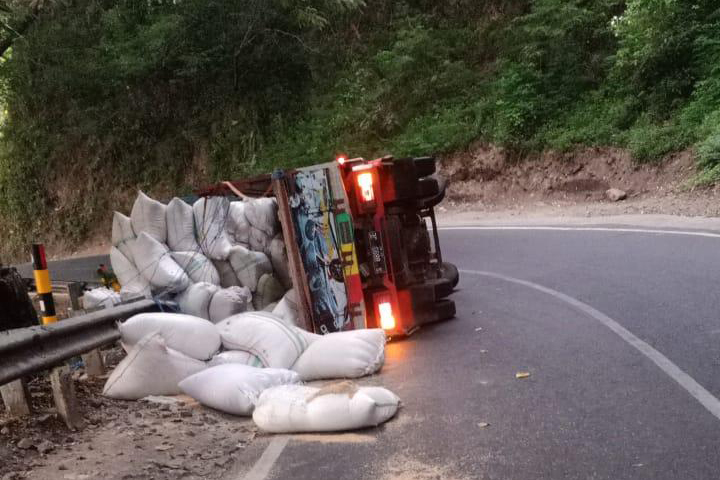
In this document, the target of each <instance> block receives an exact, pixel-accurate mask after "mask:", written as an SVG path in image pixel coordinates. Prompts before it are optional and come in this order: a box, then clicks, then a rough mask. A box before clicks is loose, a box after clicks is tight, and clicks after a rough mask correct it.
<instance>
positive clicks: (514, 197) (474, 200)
mask: <svg viewBox="0 0 720 480" xmlns="http://www.w3.org/2000/svg"><path fill="white" fill-rule="evenodd" d="M442 170H443V172H444V173H445V175H446V176H447V177H448V178H449V180H450V184H449V187H448V200H449V202H447V205H444V208H448V209H452V210H477V211H483V212H499V211H503V212H508V213H510V214H512V212H516V213H518V214H519V213H523V214H527V213H532V212H541V213H542V212H544V213H545V214H547V215H568V214H571V215H581V216H596V215H617V214H628V213H638V214H672V215H686V216H720V202H718V199H719V198H720V186H716V187H714V188H702V189H693V188H691V187H690V185H691V180H692V178H693V177H694V175H695V174H696V167H695V159H694V155H693V152H692V151H690V150H687V151H683V152H680V153H676V154H673V155H670V156H668V157H667V158H666V159H664V161H662V162H659V163H656V164H637V163H636V162H634V161H633V160H632V157H631V155H630V153H629V152H628V151H626V150H622V149H617V148H584V149H578V150H575V151H572V152H568V153H557V152H545V153H542V154H538V155H534V156H530V157H523V158H522V159H517V158H514V157H513V156H512V155H511V154H510V153H508V152H507V151H506V150H504V149H501V148H497V147H492V146H487V145H476V146H473V147H471V148H470V149H468V150H467V151H464V152H459V153H456V154H453V155H451V156H448V157H446V158H444V159H443V160H442ZM610 188H617V189H620V190H623V191H624V192H626V193H627V199H626V200H623V201H619V202H613V201H611V200H609V199H608V198H607V196H606V191H607V190H608V189H610ZM441 208H443V207H441Z"/></svg>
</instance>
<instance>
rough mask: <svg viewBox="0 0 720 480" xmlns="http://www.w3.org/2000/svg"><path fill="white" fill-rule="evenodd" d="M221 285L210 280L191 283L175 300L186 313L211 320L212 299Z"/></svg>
mask: <svg viewBox="0 0 720 480" xmlns="http://www.w3.org/2000/svg"><path fill="white" fill-rule="evenodd" d="M218 290H220V287H218V286H217V285H213V284H212V283H208V282H198V283H194V284H192V285H190V286H189V287H188V288H187V289H186V290H185V291H184V292H182V293H181V294H180V295H178V296H177V297H176V298H175V300H176V301H177V303H178V307H180V311H181V312H182V313H184V314H186V315H192V316H194V317H200V318H204V319H205V320H210V301H211V300H212V298H213V295H215V293H216V292H217V291H218Z"/></svg>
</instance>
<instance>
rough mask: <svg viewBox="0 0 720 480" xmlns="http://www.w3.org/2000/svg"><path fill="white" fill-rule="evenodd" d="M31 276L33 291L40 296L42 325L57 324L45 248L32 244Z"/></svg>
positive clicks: (39, 244) (41, 245) (38, 244)
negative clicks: (33, 278) (32, 276)
mask: <svg viewBox="0 0 720 480" xmlns="http://www.w3.org/2000/svg"><path fill="white" fill-rule="evenodd" d="M32 261H33V270H34V271H33V274H34V276H35V290H36V291H37V293H38V295H39V296H40V311H41V316H42V323H43V325H47V324H49V323H55V322H57V315H56V314H55V301H54V300H53V295H52V283H51V282H50V272H49V271H48V268H47V259H46V258H45V246H44V245H43V244H41V243H33V246H32Z"/></svg>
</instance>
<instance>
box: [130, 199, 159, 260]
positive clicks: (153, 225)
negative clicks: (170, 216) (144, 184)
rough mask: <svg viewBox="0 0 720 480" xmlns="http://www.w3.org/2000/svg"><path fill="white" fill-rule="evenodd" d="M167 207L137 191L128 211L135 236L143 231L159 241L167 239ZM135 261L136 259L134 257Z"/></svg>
mask: <svg viewBox="0 0 720 480" xmlns="http://www.w3.org/2000/svg"><path fill="white" fill-rule="evenodd" d="M166 208H167V207H166V206H165V205H164V204H162V203H160V202H158V201H157V200H153V199H152V198H150V197H148V196H147V195H145V194H144V193H143V192H138V196H137V198H136V199H135V203H134V204H133V208H132V212H130V220H131V222H132V228H133V231H134V232H135V235H136V236H140V234H141V233H143V232H145V233H147V234H148V235H150V236H151V237H152V238H154V239H155V240H157V241H158V242H160V243H165V242H166V241H167V223H166V221H165V209H166ZM136 261H137V259H136Z"/></svg>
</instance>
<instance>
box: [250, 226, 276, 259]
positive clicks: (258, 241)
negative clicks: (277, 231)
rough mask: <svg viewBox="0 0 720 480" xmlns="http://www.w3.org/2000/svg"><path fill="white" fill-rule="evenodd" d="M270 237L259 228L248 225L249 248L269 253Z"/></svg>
mask: <svg viewBox="0 0 720 480" xmlns="http://www.w3.org/2000/svg"><path fill="white" fill-rule="evenodd" d="M271 242H272V237H271V236H270V235H268V234H267V233H265V232H263V231H262V230H260V229H259V228H255V227H250V250H252V251H253V252H263V253H264V254H265V255H268V256H269V255H270V243H271Z"/></svg>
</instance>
